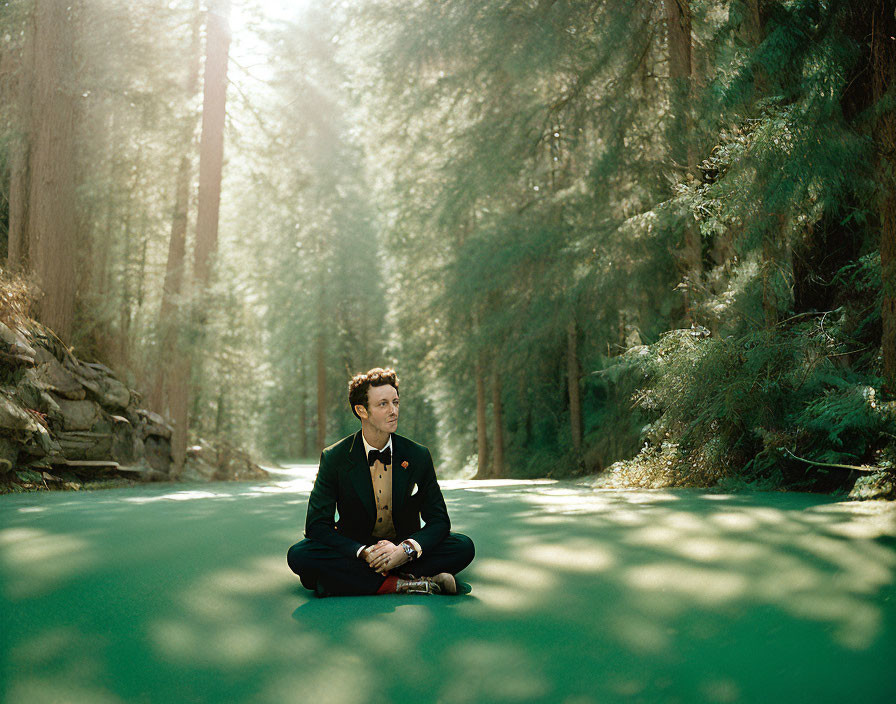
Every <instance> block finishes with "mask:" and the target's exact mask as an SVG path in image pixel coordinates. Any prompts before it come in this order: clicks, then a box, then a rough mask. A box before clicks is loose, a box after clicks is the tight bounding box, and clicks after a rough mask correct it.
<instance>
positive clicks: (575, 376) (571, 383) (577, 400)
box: [566, 320, 582, 456]
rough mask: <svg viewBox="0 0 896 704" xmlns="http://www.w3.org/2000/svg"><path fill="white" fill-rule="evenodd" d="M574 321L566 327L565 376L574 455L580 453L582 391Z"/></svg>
mask: <svg viewBox="0 0 896 704" xmlns="http://www.w3.org/2000/svg"><path fill="white" fill-rule="evenodd" d="M581 374H582V372H581V368H580V365H579V351H578V332H577V330H576V323H575V321H574V320H570V321H569V324H568V325H567V327H566V377H567V382H566V383H567V387H568V389H569V427H570V435H571V436H572V446H573V449H574V450H575V452H576V455H579V456H580V455H581V453H582V392H581V390H580V388H579V377H580V376H581Z"/></svg>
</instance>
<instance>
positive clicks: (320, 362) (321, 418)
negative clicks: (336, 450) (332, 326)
mask: <svg viewBox="0 0 896 704" xmlns="http://www.w3.org/2000/svg"><path fill="white" fill-rule="evenodd" d="M326 444H327V359H326V345H325V344H324V332H323V327H321V328H320V329H319V330H318V332H317V449H318V451H320V450H323V449H324V447H326Z"/></svg>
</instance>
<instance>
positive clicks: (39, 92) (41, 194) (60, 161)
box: [16, 0, 79, 341]
mask: <svg viewBox="0 0 896 704" xmlns="http://www.w3.org/2000/svg"><path fill="white" fill-rule="evenodd" d="M77 11H78V5H77V3H75V2H72V3H64V2H56V1H55V0H38V1H37V2H35V4H34V10H33V12H34V34H33V37H34V47H35V51H34V70H33V74H32V76H31V80H32V86H31V87H32V102H31V109H30V117H31V120H30V122H31V129H30V139H31V142H30V157H29V166H30V171H29V177H30V181H29V185H28V195H27V212H28V220H27V233H26V234H25V237H24V238H21V236H20V235H19V234H17V235H16V238H17V239H19V241H20V242H21V241H27V243H28V260H29V263H30V265H31V269H32V270H33V271H34V273H35V274H36V276H37V280H38V282H39V283H40V286H41V289H42V290H43V293H44V296H43V298H42V299H41V301H40V307H39V317H40V320H41V322H43V323H44V324H45V325H47V326H48V327H50V328H51V329H53V330H54V331H55V332H56V334H57V335H59V337H60V338H61V339H62V340H65V341H69V340H70V339H71V334H72V323H73V321H74V313H75V294H76V292H77V288H78V279H77V275H76V272H77V271H78V260H77V259H78V254H79V250H78V236H79V227H78V222H79V217H78V213H77V199H76V188H77V183H76V164H75V157H76V155H75V124H76V116H77V114H78V100H77V95H78V90H77V82H76V77H75V66H76V65H77V62H76V60H75V37H76V31H75V24H76V22H75V16H76V14H77ZM38 48H39V50H38ZM17 217H18V216H17ZM18 246H20V245H18V244H17V247H18Z"/></svg>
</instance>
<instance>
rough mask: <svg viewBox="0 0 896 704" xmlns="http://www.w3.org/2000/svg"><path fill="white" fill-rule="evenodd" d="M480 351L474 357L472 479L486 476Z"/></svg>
mask: <svg viewBox="0 0 896 704" xmlns="http://www.w3.org/2000/svg"><path fill="white" fill-rule="evenodd" d="M484 366H485V365H484V363H483V360H482V353H481V352H479V353H478V355H477V357H476V451H477V458H478V467H477V469H476V476H475V477H474V479H485V478H486V477H487V476H488V430H487V429H486V422H487V421H486V417H485V407H486V398H485V370H484V368H483V367H484Z"/></svg>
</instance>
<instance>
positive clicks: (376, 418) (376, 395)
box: [361, 384, 398, 433]
mask: <svg viewBox="0 0 896 704" xmlns="http://www.w3.org/2000/svg"><path fill="white" fill-rule="evenodd" d="M365 410H366V411H367V422H368V423H369V424H370V425H371V426H373V428H374V429H375V430H378V431H380V432H381V433H394V432H395V430H396V429H397V428H398V391H396V390H395V387H394V386H392V385H391V384H385V385H383V386H371V387H370V388H369V389H367V408H366V409H365ZM361 417H362V418H363V417H364V414H361Z"/></svg>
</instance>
